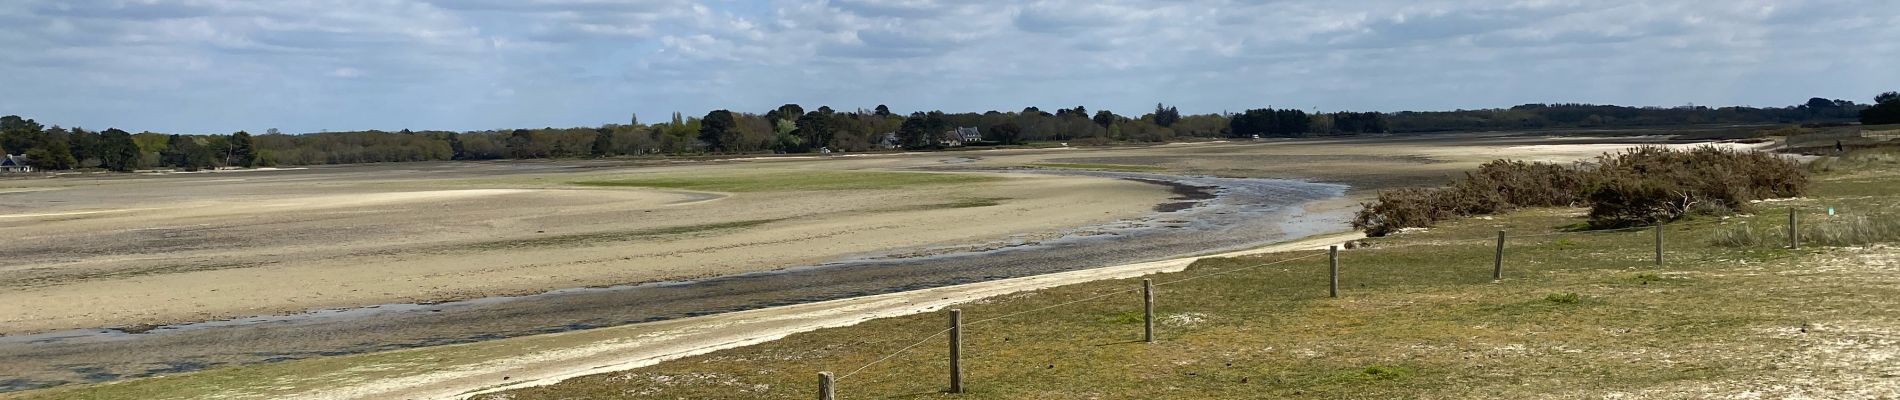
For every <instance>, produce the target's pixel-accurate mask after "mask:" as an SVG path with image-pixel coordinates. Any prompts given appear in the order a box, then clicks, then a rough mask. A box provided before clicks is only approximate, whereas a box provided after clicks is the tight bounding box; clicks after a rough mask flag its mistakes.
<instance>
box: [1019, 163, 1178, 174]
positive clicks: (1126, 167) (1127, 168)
mask: <svg viewBox="0 0 1900 400" xmlns="http://www.w3.org/2000/svg"><path fill="white" fill-rule="evenodd" d="M1029 166H1031V167H1037V168H1058V169H1086V170H1095V171H1118V172H1156V171H1166V170H1168V168H1167V167H1161V166H1155V165H1133V164H1099V163H1034V164H1029Z"/></svg>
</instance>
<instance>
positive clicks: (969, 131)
mask: <svg viewBox="0 0 1900 400" xmlns="http://www.w3.org/2000/svg"><path fill="white" fill-rule="evenodd" d="M957 136H958V138H960V139H963V143H975V142H981V141H983V133H982V132H978V131H977V130H976V127H974V126H967V127H959V128H957Z"/></svg>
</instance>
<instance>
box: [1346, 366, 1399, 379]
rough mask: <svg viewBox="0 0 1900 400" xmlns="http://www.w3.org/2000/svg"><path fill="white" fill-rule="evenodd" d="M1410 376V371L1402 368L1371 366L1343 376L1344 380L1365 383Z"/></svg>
mask: <svg viewBox="0 0 1900 400" xmlns="http://www.w3.org/2000/svg"><path fill="white" fill-rule="evenodd" d="M1411 376H1412V371H1411V370H1408V369H1405V368H1403V367H1395V366H1390V365H1373V366H1369V367H1365V368H1363V369H1360V370H1358V371H1354V372H1351V373H1348V374H1346V375H1345V376H1344V378H1347V379H1353V380H1366V381H1389V380H1397V379H1405V378H1408V377H1411Z"/></svg>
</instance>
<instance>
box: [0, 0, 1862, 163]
mask: <svg viewBox="0 0 1900 400" xmlns="http://www.w3.org/2000/svg"><path fill="white" fill-rule="evenodd" d="M0 25H4V26H6V27H7V28H6V29H4V30H0V51H4V54H7V58H6V61H5V62H0V114H19V115H23V116H27V117H30V118H36V119H38V120H40V121H42V122H45V123H48V124H60V125H64V126H82V127H86V128H90V129H103V128H107V127H119V128H124V129H128V130H153V131H164V132H193V133H214V132H216V133H223V132H231V131H237V130H249V131H252V132H259V131H263V130H265V129H268V128H279V129H282V130H283V131H285V132H310V131H318V130H353V129H385V130H396V129H404V128H409V129H452V130H473V129H493V128H515V127H542V126H555V127H566V126H594V125H600V124H604V123H622V122H625V121H626V120H627V117H628V115H629V114H630V113H638V114H639V115H640V116H641V117H642V119H643V120H647V121H658V120H661V119H663V118H665V116H666V115H668V114H669V113H671V112H673V111H681V112H685V113H687V114H693V115H697V114H703V113H704V112H706V111H707V110H711V109H715V108H728V109H733V110H740V111H751V112H764V111H765V110H767V109H770V108H772V107H775V106H777V105H779V104H783V103H788V102H790V103H799V104H802V105H804V106H805V108H806V109H813V108H817V106H819V105H830V106H832V107H833V108H837V109H841V110H843V109H853V108H860V107H862V108H871V107H873V106H876V105H878V104H888V105H890V106H891V108H892V109H894V110H896V111H899V112H908V111H914V110H931V109H941V110H945V111H984V110H991V109H997V110H1017V109H1021V108H1022V107H1025V106H1032V105H1033V106H1040V107H1044V108H1056V107H1072V106H1076V105H1081V106H1087V107H1088V108H1090V109H1109V110H1114V111H1117V112H1122V113H1126V114H1137V115H1138V114H1141V113H1143V112H1145V111H1147V110H1150V109H1152V108H1153V104H1154V103H1155V102H1167V103H1169V104H1171V105H1176V106H1179V107H1180V109H1181V110H1182V111H1183V112H1189V113H1207V112H1220V111H1240V110H1242V109H1246V108H1258V107H1264V106H1269V105H1270V106H1275V107H1283V108H1284V107H1292V108H1301V109H1308V110H1322V111H1336V110H1382V111H1395V110H1406V109H1411V110H1438V109H1457V108H1486V107H1505V106H1510V105H1514V104H1520V103H1527V102H1589V103H1614V104H1631V105H1665V106H1668V105H1683V104H1691V103H1693V104H1699V105H1758V106H1768V105H1775V106H1779V105H1790V104H1796V103H1799V102H1802V101H1804V100H1806V99H1807V98H1808V97H1814V96H1820V97H1828V98H1844V99H1849V100H1854V101H1858V102H1870V101H1871V99H1872V97H1873V95H1874V94H1876V93H1878V92H1882V91H1889V90H1900V73H1896V72H1894V71H1896V70H1897V68H1900V6H1896V5H1895V4H1894V3H1893V2H1891V1H1887V0H1838V1H1828V0H1817V1H1751V0H1734V1H1700V0H1698V1H1674V0H1653V1H1640V2H1637V1H1581V0H1579V1H1562V0H1522V1H1506V0H1419V1H1411V0H1330V1H1228V0H1180V1H1165V2H1140V1H1121V0H1083V1H979V0H969V1H949V0H946V1H936V0H888V1H880V0H829V1H824V0H814V1H768V0H749V1H730V0H712V1H687V0H625V1H616V0H466V1H451V0H333V1H305V0H275V1H250V0H176V1H161V0H68V1H58V0H9V1H6V2H3V4H0Z"/></svg>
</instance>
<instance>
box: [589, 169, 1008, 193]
mask: <svg viewBox="0 0 1900 400" xmlns="http://www.w3.org/2000/svg"><path fill="white" fill-rule="evenodd" d="M1000 179H1002V178H1000V177H995V176H989V175H976V174H951V173H928V172H881V171H783V172H771V173H742V174H730V175H718V176H641V177H629V178H613V179H599V180H587V181H575V182H571V183H572V184H575V185H581V186H596V187H646V188H661V189H685V190H702V191H710V192H777V191H803V190H866V189H896V188H903V187H910V186H921V185H950V184H969V183H980V182H991V181H996V180H1000Z"/></svg>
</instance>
